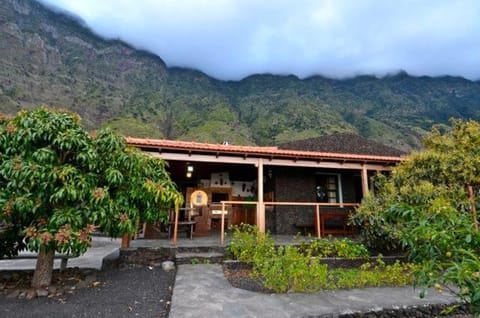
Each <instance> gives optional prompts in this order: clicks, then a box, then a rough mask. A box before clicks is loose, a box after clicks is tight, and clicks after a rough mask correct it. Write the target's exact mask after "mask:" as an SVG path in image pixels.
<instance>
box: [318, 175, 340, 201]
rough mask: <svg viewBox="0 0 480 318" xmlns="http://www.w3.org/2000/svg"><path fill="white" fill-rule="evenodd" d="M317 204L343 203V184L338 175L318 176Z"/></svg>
mask: <svg viewBox="0 0 480 318" xmlns="http://www.w3.org/2000/svg"><path fill="white" fill-rule="evenodd" d="M316 191H317V193H316V196H317V202H322V203H341V202H342V201H343V200H342V194H341V184H340V175H338V174H319V175H317V188H316Z"/></svg>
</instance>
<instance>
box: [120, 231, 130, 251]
mask: <svg viewBox="0 0 480 318" xmlns="http://www.w3.org/2000/svg"><path fill="white" fill-rule="evenodd" d="M121 247H122V248H129V247H130V234H129V233H126V234H123V235H122V245H121Z"/></svg>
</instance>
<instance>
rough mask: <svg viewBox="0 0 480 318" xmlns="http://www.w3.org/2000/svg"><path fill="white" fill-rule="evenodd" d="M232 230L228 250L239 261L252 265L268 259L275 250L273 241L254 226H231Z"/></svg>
mask: <svg viewBox="0 0 480 318" xmlns="http://www.w3.org/2000/svg"><path fill="white" fill-rule="evenodd" d="M232 230H233V236H232V241H231V243H230V244H229V245H228V250H229V252H230V253H231V254H232V255H233V256H234V257H235V258H236V259H238V260H239V261H242V262H245V263H251V264H253V263H255V262H256V260H261V259H264V258H268V257H270V255H271V254H272V253H273V252H274V250H275V241H274V240H273V239H272V238H271V237H270V236H269V235H267V234H265V233H261V232H260V231H259V230H258V228H257V227H256V226H254V225H249V224H244V223H242V224H240V225H239V226H233V227H232Z"/></svg>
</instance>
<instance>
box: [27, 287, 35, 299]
mask: <svg viewBox="0 0 480 318" xmlns="http://www.w3.org/2000/svg"><path fill="white" fill-rule="evenodd" d="M36 297H37V291H36V290H35V289H33V288H29V289H27V291H26V292H25V298H26V299H28V300H30V299H33V298H36Z"/></svg>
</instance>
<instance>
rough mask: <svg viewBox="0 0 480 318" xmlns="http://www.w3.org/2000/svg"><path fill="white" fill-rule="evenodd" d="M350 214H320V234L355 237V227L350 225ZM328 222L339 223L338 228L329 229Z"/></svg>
mask: <svg viewBox="0 0 480 318" xmlns="http://www.w3.org/2000/svg"><path fill="white" fill-rule="evenodd" d="M349 217H350V213H348V212H322V213H320V233H321V234H322V236H323V235H329V234H341V235H343V236H347V235H353V225H348V218H349ZM327 221H337V222H338V226H336V227H330V228H329V227H327Z"/></svg>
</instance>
